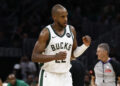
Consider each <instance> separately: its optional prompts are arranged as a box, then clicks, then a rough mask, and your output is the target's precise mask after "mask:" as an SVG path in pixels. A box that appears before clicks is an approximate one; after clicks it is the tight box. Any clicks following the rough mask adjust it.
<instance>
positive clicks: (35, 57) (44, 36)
mask: <svg viewBox="0 0 120 86" xmlns="http://www.w3.org/2000/svg"><path fill="white" fill-rule="evenodd" d="M49 35H50V34H49V31H48V29H46V28H44V29H43V30H42V31H41V33H40V35H39V38H38V40H37V42H36V44H35V46H34V49H33V53H32V61H33V62H40V63H44V62H49V61H52V60H64V59H65V58H66V53H65V52H59V53H57V54H55V55H43V54H42V53H43V52H44V51H45V48H46V46H47V42H48V40H49Z"/></svg>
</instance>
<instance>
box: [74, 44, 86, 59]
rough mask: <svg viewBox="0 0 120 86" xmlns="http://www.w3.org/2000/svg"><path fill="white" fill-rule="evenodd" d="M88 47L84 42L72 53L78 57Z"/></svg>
mask: <svg viewBox="0 0 120 86" xmlns="http://www.w3.org/2000/svg"><path fill="white" fill-rule="evenodd" d="M87 48H88V46H86V45H85V44H82V45H81V46H78V47H77V48H76V49H75V50H74V51H73V55H74V57H79V56H80V55H81V54H83V53H84V51H85V50H86V49H87Z"/></svg>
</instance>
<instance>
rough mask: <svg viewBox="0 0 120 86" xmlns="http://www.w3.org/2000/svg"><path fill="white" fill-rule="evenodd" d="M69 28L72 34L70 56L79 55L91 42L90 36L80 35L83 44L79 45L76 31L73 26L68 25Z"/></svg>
mask: <svg viewBox="0 0 120 86" xmlns="http://www.w3.org/2000/svg"><path fill="white" fill-rule="evenodd" d="M70 29H71V31H72V33H73V35H74V40H73V47H72V58H75V57H79V56H80V55H81V54H83V53H84V51H85V50H86V49H87V48H88V47H89V46H90V44H91V37H90V36H88V35H86V36H84V37H82V41H83V44H82V45H81V46H78V45H77V39H76V31H75V28H74V27H73V26H70Z"/></svg>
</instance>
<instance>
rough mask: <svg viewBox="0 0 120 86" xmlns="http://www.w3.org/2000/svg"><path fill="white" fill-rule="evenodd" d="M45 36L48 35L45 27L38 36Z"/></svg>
mask: <svg viewBox="0 0 120 86" xmlns="http://www.w3.org/2000/svg"><path fill="white" fill-rule="evenodd" d="M47 35H49V30H48V28H47V27H44V28H43V29H42V30H41V32H40V36H47Z"/></svg>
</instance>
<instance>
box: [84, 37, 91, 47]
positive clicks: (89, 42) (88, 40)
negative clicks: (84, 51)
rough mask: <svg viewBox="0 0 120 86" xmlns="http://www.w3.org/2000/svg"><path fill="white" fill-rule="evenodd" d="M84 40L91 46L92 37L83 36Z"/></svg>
mask: <svg viewBox="0 0 120 86" xmlns="http://www.w3.org/2000/svg"><path fill="white" fill-rule="evenodd" d="M82 41H83V43H84V44H85V45H86V46H90V44H91V37H90V36H88V35H86V36H83V37H82Z"/></svg>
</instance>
